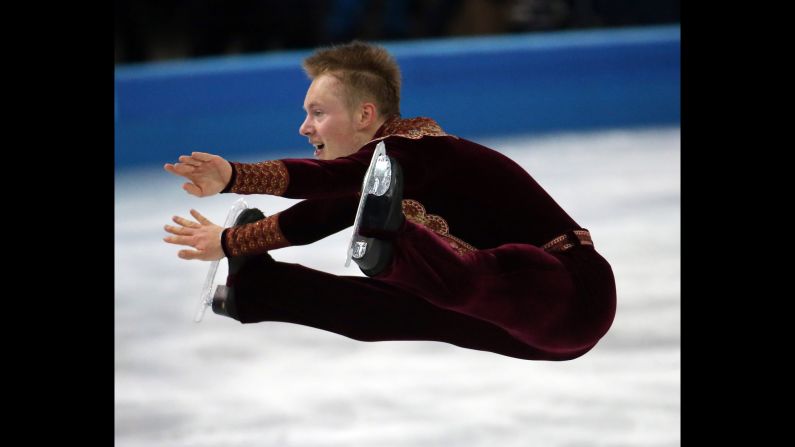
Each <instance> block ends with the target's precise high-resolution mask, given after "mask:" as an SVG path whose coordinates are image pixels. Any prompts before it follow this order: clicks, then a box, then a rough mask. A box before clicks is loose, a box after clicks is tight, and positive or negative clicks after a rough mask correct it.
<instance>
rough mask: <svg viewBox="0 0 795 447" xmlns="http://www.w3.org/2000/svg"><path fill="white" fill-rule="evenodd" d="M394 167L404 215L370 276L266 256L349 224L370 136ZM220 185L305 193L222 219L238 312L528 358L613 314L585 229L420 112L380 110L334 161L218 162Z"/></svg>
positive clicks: (607, 283)
mask: <svg viewBox="0 0 795 447" xmlns="http://www.w3.org/2000/svg"><path fill="white" fill-rule="evenodd" d="M381 140H383V141H384V142H385V145H386V151H387V154H388V155H390V156H392V157H394V158H395V159H397V160H398V161H399V162H400V164H401V166H402V168H403V172H404V176H405V186H404V191H403V199H404V201H403V211H404V215H405V216H406V218H407V220H406V221H405V223H404V224H403V226H402V227H401V228H400V229H399V230H398V231H397V232H396V234H393V235H386V236H387V237H390V238H392V240H393V241H394V244H395V255H394V259H393V262H392V264H391V265H390V266H389V267H388V268H387V269H386V270H385V271H384V272H382V273H381V274H379V275H378V276H376V277H373V278H366V277H354V276H335V275H331V274H328V273H324V272H320V271H317V270H313V269H309V268H307V267H304V266H301V265H299V264H288V263H282V262H276V261H275V260H273V258H271V257H270V255H268V254H267V251H268V250H273V249H277V248H280V247H285V246H289V245H303V244H309V243H311V242H314V241H317V240H319V239H321V238H323V237H326V236H329V235H331V234H334V233H336V232H338V231H340V230H342V229H344V228H347V227H349V226H351V225H352V224H353V220H354V217H355V215H356V208H357V204H358V201H359V191H360V189H361V186H362V179H363V178H364V174H365V171H366V170H367V167H368V166H369V164H370V159H371V157H372V154H373V150H374V149H375V146H376V144H377V143H378V141H381ZM232 165H233V177H232V180H231V181H230V184H229V185H228V186H227V188H226V189H225V190H224V192H234V193H239V194H253V193H264V194H276V195H281V196H284V197H289V198H300V199H306V200H304V201H302V202H299V203H297V204H295V205H294V206H292V207H290V208H288V209H287V210H284V211H283V212H281V213H278V214H275V215H272V216H269V217H268V218H267V219H265V220H262V221H259V222H256V223H253V224H247V225H243V226H240V227H235V228H230V229H227V230H225V231H224V234H223V237H222V243H223V248H224V252H225V253H226V254H227V255H232V256H237V255H250V254H260V256H254V257H252V259H251V260H250V261H248V263H247V264H246V265H245V267H244V268H243V269H242V270H241V271H240V272H239V274H238V275H236V277H234V278H233V277H229V278H228V279H227V285H229V286H233V287H234V288H235V296H236V298H235V299H236V305H237V311H238V318H239V320H240V321H242V322H243V323H254V322H260V321H282V322H290V323H296V324H302V325H306V326H312V327H316V328H319V329H324V330H328V331H332V332H335V333H338V334H341V335H345V336H347V337H350V338H353V339H356V340H362V341H381V340H432V341H442V342H448V343H452V344H455V345H458V346H461V347H464V348H470V349H478V350H485V351H491V352H495V353H498V354H503V355H507V356H511V357H517V358H522V359H533V360H566V359H572V358H575V357H578V356H580V355H582V354H584V353H586V352H587V351H589V350H590V349H591V348H592V347H593V346H594V345H595V344H596V343H597V341H598V340H599V339H600V338H601V337H602V336H603V335H604V334H605V333H606V332H607V330H608V328H609V327H610V325H611V324H612V321H613V317H614V315H615V305H616V304H615V303H616V295H615V282H614V278H613V272H612V270H611V268H610V265H609V264H608V263H607V261H605V259H604V258H603V257H602V256H600V255H599V254H598V253H597V252H596V250H595V249H594V247H593V244H592V243H591V242H590V236H589V234H588V232H587V231H586V230H583V229H582V228H581V227H580V226H579V225H577V223H576V222H574V220H572V218H571V217H569V215H568V214H566V212H565V211H563V210H562V209H561V208H560V206H558V204H557V203H555V201H554V200H553V199H552V198H551V197H550V196H549V195H548V194H547V193H546V192H545V191H544V190H543V189H542V188H541V187H540V186H539V185H538V184H537V183H536V182H535V181H534V180H533V178H532V177H530V175H528V173H527V172H525V170H524V169H522V168H521V167H520V166H519V165H517V164H516V163H514V162H513V161H511V160H510V159H509V158H507V157H505V156H504V155H502V154H500V153H499V152H496V151H494V150H492V149H489V148H486V147H484V146H481V145H479V144H476V143H473V142H471V141H467V140H464V139H461V138H457V137H455V136H451V135H447V134H445V133H444V132H443V131H442V130H441V128H439V126H438V125H437V124H436V123H435V122H434V121H433V120H431V119H427V118H415V119H408V120H403V119H391V120H389V121H387V122H386V123H385V124H384V125H383V126H382V127H381V128H380V129H379V130H378V133H376V135H375V137H374V139H373V141H371V142H369V143H368V144H366V145H365V146H363V147H362V148H361V149H360V150H359V151H358V152H356V153H354V154H352V155H350V156H347V157H342V158H338V159H335V160H325V161H324V160H313V159H283V160H275V161H268V162H263V163H254V164H241V163H232Z"/></svg>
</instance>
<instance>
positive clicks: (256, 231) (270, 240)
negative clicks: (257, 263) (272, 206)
mask: <svg viewBox="0 0 795 447" xmlns="http://www.w3.org/2000/svg"><path fill="white" fill-rule="evenodd" d="M289 246H290V242H288V241H287V239H286V238H285V237H284V234H282V230H281V228H280V227H279V214H278V213H277V214H274V215H272V216H268V217H266V218H265V219H262V220H258V221H257V222H253V223H250V224H245V225H241V226H239V227H232V228H230V229H229V231H227V232H226V247H227V249H228V250H229V252H230V253H229V254H230V256H242V255H253V254H260V253H265V252H267V251H269V250H275V249H277V248H283V247H289Z"/></svg>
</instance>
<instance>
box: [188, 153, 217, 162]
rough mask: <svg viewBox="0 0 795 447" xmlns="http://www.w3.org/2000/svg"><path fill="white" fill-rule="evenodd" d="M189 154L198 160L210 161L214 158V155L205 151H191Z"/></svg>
mask: <svg viewBox="0 0 795 447" xmlns="http://www.w3.org/2000/svg"><path fill="white" fill-rule="evenodd" d="M190 156H191V157H193V158H195V159H197V160H199V161H211V160H212V159H213V158H215V155H213V154H208V153H207V152H191V154H190Z"/></svg>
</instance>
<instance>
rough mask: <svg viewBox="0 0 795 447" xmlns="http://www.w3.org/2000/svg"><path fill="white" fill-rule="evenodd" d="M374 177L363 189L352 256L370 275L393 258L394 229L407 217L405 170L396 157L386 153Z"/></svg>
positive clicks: (360, 267)
mask: <svg viewBox="0 0 795 447" xmlns="http://www.w3.org/2000/svg"><path fill="white" fill-rule="evenodd" d="M372 176H373V179H372V181H371V182H370V185H369V187H368V188H367V190H366V191H362V198H361V200H362V201H364V207H363V208H362V216H361V222H360V224H359V231H358V232H357V233H356V234H355V235H354V237H353V241H352V248H353V253H352V255H351V257H352V258H353V260H354V262H356V264H358V265H359V269H360V270H361V271H362V273H364V274H365V275H367V276H376V275H378V274H379V273H381V272H382V271H384V269H385V268H386V267H387V266H388V265H389V264H390V262H391V261H392V252H393V243H392V241H391V239H392V238H393V237H394V232H395V231H397V230H398V228H400V225H401V224H402V223H403V220H404V219H405V218H404V217H403V210H402V206H401V202H402V201H403V171H402V169H401V167H400V164H399V163H398V162H397V160H396V159H394V158H393V157H389V156H385V157H384V159H382V160H379V161H378V162H377V163H376V167H375V170H374V171H373V174H372Z"/></svg>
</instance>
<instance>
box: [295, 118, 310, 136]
mask: <svg viewBox="0 0 795 447" xmlns="http://www.w3.org/2000/svg"><path fill="white" fill-rule="evenodd" d="M298 133H300V134H301V135H303V136H305V137H308V136H309V135H310V134H311V133H312V129H311V127H310V125H309V115H307V116H306V118H304V122H303V123H301V127H299V128H298Z"/></svg>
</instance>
